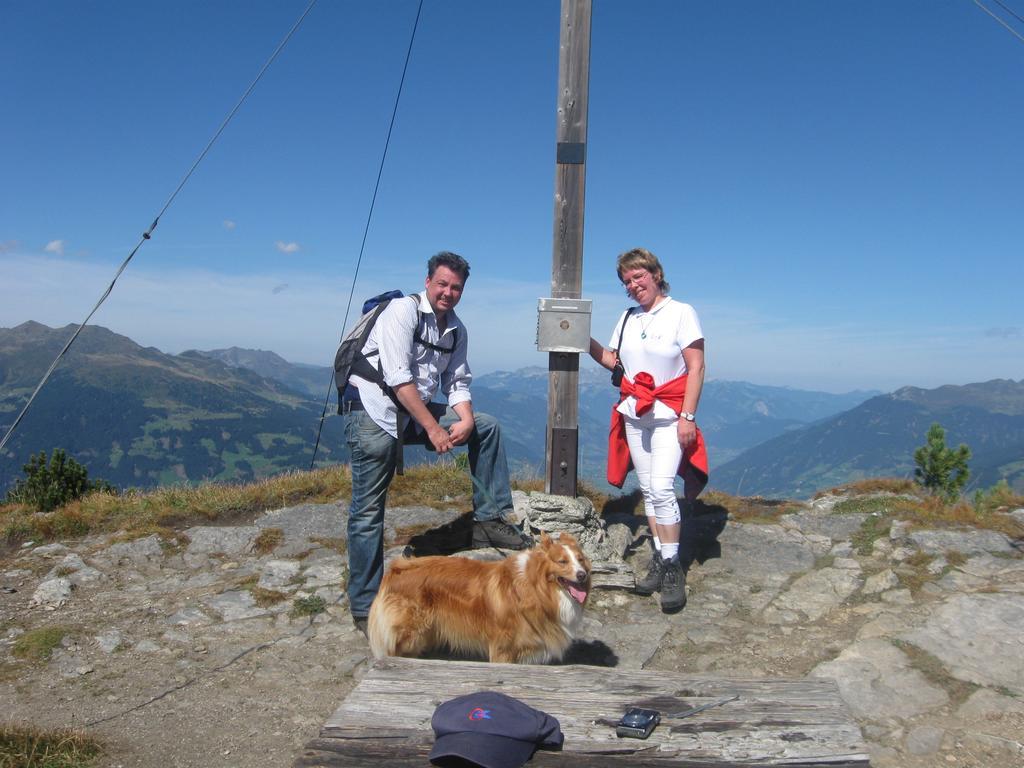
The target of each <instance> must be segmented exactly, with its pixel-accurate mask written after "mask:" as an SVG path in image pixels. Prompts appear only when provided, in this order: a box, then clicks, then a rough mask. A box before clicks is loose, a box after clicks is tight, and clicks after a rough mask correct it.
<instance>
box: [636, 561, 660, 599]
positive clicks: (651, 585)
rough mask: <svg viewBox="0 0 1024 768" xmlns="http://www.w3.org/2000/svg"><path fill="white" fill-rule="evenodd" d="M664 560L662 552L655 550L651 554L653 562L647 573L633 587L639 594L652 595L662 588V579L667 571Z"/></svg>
mask: <svg viewBox="0 0 1024 768" xmlns="http://www.w3.org/2000/svg"><path fill="white" fill-rule="evenodd" d="M664 562H665V561H664V560H662V559H661V553H660V552H655V553H654V554H653V555H651V564H650V566H649V567H648V569H647V574H646V575H645V576H644V577H643V578H640V579H637V581H636V586H634V587H633V591H634V592H636V593H637V594H638V595H651V594H654V593H655V592H659V591H660V590H661V580H662V576H663V575H664V573H665V566H664Z"/></svg>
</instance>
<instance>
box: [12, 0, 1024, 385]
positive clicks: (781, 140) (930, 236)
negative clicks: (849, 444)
mask: <svg viewBox="0 0 1024 768" xmlns="http://www.w3.org/2000/svg"><path fill="white" fill-rule="evenodd" d="M982 1H983V2H985V4H986V5H988V6H989V7H991V8H992V9H993V10H994V11H1000V9H999V7H998V5H996V4H995V3H994V2H988V0H982ZM1004 2H1005V3H1006V4H1007V5H1010V6H1011V7H1013V6H1019V7H1017V8H1016V10H1017V12H1018V13H1020V14H1021V15H1024V2H1022V0H1012V1H1011V0H1004ZM306 5H307V0H274V1H273V2H269V1H262V0H261V1H258V2H241V0H230V1H229V0H221V1H219V2H193V1H191V0H182V1H180V2H175V3H159V4H158V3H150V2H142V3H138V2H126V1H123V0H119V1H117V2H114V1H113V0H95V1H92V2H70V0H61V1H57V0H4V2H3V3H0V27H2V28H3V29H4V30H5V32H4V45H3V47H2V48H0V103H2V104H3V105H4V108H3V119H2V120H0V327H11V326H14V325H17V324H19V323H21V322H23V321H25V320H28V319H33V320H38V321H40V322H44V323H47V324H48V325H64V324H67V323H75V322H78V321H80V320H81V319H82V318H84V317H85V315H86V314H87V313H88V311H89V309H91V307H92V305H93V304H94V303H95V301H96V299H97V298H98V297H99V295H100V294H101V293H102V291H103V289H104V288H105V287H106V285H107V284H108V282H109V281H110V279H111V277H112V276H113V273H114V271H115V269H116V268H117V266H118V265H119V264H120V262H121V261H122V260H123V259H124V257H125V256H126V255H127V254H128V252H129V251H130V249H131V248H132V246H133V245H134V244H135V242H136V241H137V240H138V238H139V236H140V234H141V233H142V231H143V230H145V229H146V227H147V226H148V225H149V223H150V222H151V220H152V218H153V216H154V215H155V214H156V213H157V211H159V210H160V208H161V207H162V205H163V204H164V202H165V201H166V200H167V198H168V196H169V195H170V194H171V192H172V191H173V190H174V188H175V187H176V186H177V184H178V182H179V181H180V180H181V178H182V176H183V175H184V173H185V172H186V170H187V169H188V168H189V166H190V165H191V164H192V162H193V160H194V159H195V158H196V156H197V155H198V153H199V152H200V150H201V149H202V148H203V147H204V146H205V144H206V142H207V141H208V140H209V138H210V137H211V136H212V135H213V133H214V131H215V130H216V129H217V127H218V126H219V125H220V123H221V121H222V119H223V118H224V117H225V115H226V114H227V112H228V111H229V109H230V108H231V107H232V106H233V105H234V103H235V102H236V100H237V99H238V97H239V96H240V95H241V93H242V92H243V91H244V89H245V87H246V86H247V85H248V84H249V82H250V81H251V79H252V78H253V77H254V76H255V74H256V72H257V71H258V70H259V68H260V66H261V65H262V64H263V62H264V61H265V60H266V59H267V57H268V56H269V55H270V53H271V52H272V51H273V50H274V48H275V47H276V46H277V44H278V42H279V41H280V40H281V38H282V37H283V36H284V34H285V33H286V32H287V30H288V29H289V28H290V27H291V25H292V23H293V22H294V21H295V20H296V19H297V18H298V17H299V15H300V14H301V13H302V11H303V10H304V9H305V7H306ZM416 5H417V2H416V0H383V1H382V2H358V3H357V2H349V1H348V0H320V1H319V2H318V3H317V5H316V6H315V7H314V9H313V11H312V12H311V13H310V15H309V16H308V17H307V18H306V21H305V22H304V23H303V25H302V27H301V28H300V29H299V30H298V32H297V33H296V34H295V36H294V37H293V38H292V40H291V42H290V43H289V45H288V46H287V47H286V48H285V50H284V51H283V53H282V54H281V56H280V57H279V59H278V60H277V62H276V63H275V64H274V65H273V66H272V67H271V69H270V70H269V71H268V73H267V74H266V76H265V77H264V79H263V81H262V82H261V83H260V84H259V85H258V86H257V88H256V90H255V91H254V92H253V94H252V95H251V96H250V98H249V99H248V101H247V102H246V103H245V105H244V106H243V107H242V109H241V110H240V111H239V113H238V114H237V116H236V117H235V119H234V121H233V122H232V123H231V124H230V125H229V127H228V128H227V130H226V131H225V133H224V134H223V135H222V136H221V139H220V141H219V142H218V143H217V144H216V145H215V146H214V148H213V150H212V152H211V153H210V155H209V156H208V157H207V158H206V160H205V161H204V163H203V164H202V165H201V166H200V167H199V169H198V170H197V172H196V173H195V175H194V176H193V177H192V179H191V180H190V181H189V183H188V185H187V186H186V187H185V188H184V190H183V191H182V192H181V194H180V195H179V196H178V198H177V200H176V201H175V203H174V205H173V206H172V207H171V208H170V210H169V211H168V212H167V213H166V214H165V215H164V217H163V218H162V220H161V222H160V225H159V227H158V228H157V230H156V232H155V233H154V236H153V239H152V240H151V241H150V242H148V243H147V244H146V245H144V246H143V248H142V249H141V250H140V251H139V253H138V255H137V256H136V257H135V259H134V260H133V262H132V264H131V265H130V266H129V268H128V270H127V271H126V272H125V274H124V275H123V276H122V278H121V280H120V281H119V283H118V286H117V288H116V289H115V291H114V293H113V294H112V295H111V297H110V298H109V299H108V300H107V302H106V304H105V305H104V306H103V307H102V308H101V309H100V311H99V312H98V313H97V314H96V316H95V317H94V320H93V322H94V323H96V324H99V325H104V326H107V327H109V328H112V329H113V330H115V331H118V332H120V333H124V334H126V335H129V336H131V337H132V338H134V339H135V340H136V341H138V342H140V343H142V344H145V345H152V346H156V347H159V348H160V349H162V350H164V351H167V352H180V351H183V350H185V349H189V348H202V349H210V348H215V347H225V346H231V345H238V346H244V347H255V348H261V349H271V350H274V351H276V352H278V353H279V354H281V355H283V356H284V357H286V358H287V359H290V360H293V361H296V362H308V363H320V364H328V363H329V361H330V360H331V359H332V358H333V354H334V349H335V346H336V344H337V339H338V336H339V334H340V331H341V328H340V326H341V324H342V320H343V318H344V313H345V305H346V302H347V299H348V294H349V288H350V286H351V281H352V277H353V270H354V268H355V263H356V257H357V255H358V251H359V244H360V239H361V237H362V232H363V226H364V223H365V220H366V215H367V210H368V206H369V202H370V196H371V193H372V189H373V183H374V180H375V178H376V174H377V164H378V162H379V159H380V154H381V151H382V148H383V141H384V137H385V133H386V130H387V126H388V121H389V119H390V116H391V108H392V103H393V99H394V96H395V90H396V88H397V84H398V78H399V76H400V74H401V67H402V63H403V60H404V56H405V51H406V46H407V45H408V39H409V33H410V31H411V27H412V22H413V19H414V16H415V12H416ZM1002 14H1003V16H1004V18H1007V19H1008V20H1009V21H1011V22H1013V23H1015V24H1016V26H1017V29H1018V31H1019V32H1020V33H1021V34H1024V25H1022V24H1020V23H1018V22H1015V21H1014V20H1013V19H1012V17H1010V16H1008V15H1007V14H1006V13H1005V12H1002ZM558 25H559V4H558V3H557V2H556V1H555V0H543V1H541V0H529V1H525V2H519V3H498V2H482V1H481V0H475V1H473V2H470V1H468V0H467V1H463V0H426V2H425V3H424V10H423V16H422V19H421V21H420V27H419V31H418V33H417V38H416V42H415V46H414V50H413V54H412V60H411V64H410V69H409V74H408V77H407V79H406V84H405V91H404V94H403V99H402V103H401V106H400V109H399V114H398V119H397V122H396V125H395V130H394V135H393V138H392V144H391V150H390V154H389V157H388V162H387V165H386V167H385V169H384V175H383V180H382V184H381V189H380V193H379V196H378V200H377V207H376V212H375V215H374V219H373V223H372V225H371V229H370V233H369V238H368V241H367V247H366V255H365V257H364V261H363V264H362V267H361V269H360V272H359V275H358V281H357V285H356V291H355V293H356V296H357V298H358V299H361V298H363V297H365V296H369V295H373V294H374V293H377V292H379V291H381V290H384V289H387V288H392V287H399V288H403V289H405V290H416V289H418V288H419V287H420V286H421V285H422V279H423V271H424V263H425V260H426V258H427V257H428V256H429V255H430V254H431V253H433V252H435V251H437V250H441V249H449V250H455V251H457V252H459V253H462V254H463V255H464V256H466V257H467V258H468V259H469V260H470V262H471V264H472V267H473V274H472V277H471V279H470V282H469V284H468V287H467V291H466V294H465V296H464V298H463V302H462V304H461V305H460V308H459V311H460V314H461V315H462V316H463V318H464V319H465V320H466V321H467V323H468V324H469V327H470V344H471V352H470V354H471V361H472V362H473V364H474V369H475V370H476V371H477V372H478V373H484V372H487V371H490V370H495V369H512V368H517V367H520V366H523V365H546V363H547V357H546V355H544V354H542V353H539V352H537V351H536V348H535V339H534V334H535V325H536V300H537V298H538V297H541V296H547V295H549V293H550V276H551V252H552V212H553V189H554V165H553V157H554V144H555V105H556V101H555V99H556V86H557V63H558ZM1022 136H1024V42H1022V41H1021V40H1019V39H1017V38H1015V37H1014V36H1013V35H1012V34H1010V33H1009V32H1008V31H1007V30H1006V29H1004V28H1003V27H1001V26H1000V25H999V24H998V23H996V22H995V21H994V20H993V19H992V18H991V17H990V16H989V15H988V14H986V13H985V12H984V11H983V10H982V9H980V8H979V7H978V6H977V5H976V4H975V3H973V2H971V1H970V0H947V1H945V2H934V1H932V0H919V1H914V2H911V1H909V0H907V1H901V0H860V1H859V2H852V1H848V2H840V1H839V0H836V1H835V2H813V1H812V0H800V1H797V0H791V1H787V0H776V1H775V2H771V3H768V2H756V1H755V0H747V1H745V2H728V1H726V0H722V1H720V2H714V3H707V2H702V3H698V2H688V1H683V0H679V1H678V2H625V1H622V2H612V1H611V0H597V1H596V2H595V3H594V16H593V37H592V58H591V80H590V113H589V146H588V166H587V190H586V233H585V251H584V253H585V255H584V296H585V297H587V298H591V299H593V300H594V304H595V314H594V324H593V328H594V332H595V335H596V336H597V337H598V338H601V339H606V338H607V336H608V335H609V333H610V331H611V327H612V325H613V324H614V320H615V318H616V317H617V315H618V313H619V312H620V311H621V310H622V308H623V307H624V306H625V304H626V299H625V296H624V294H623V292H622V290H621V287H620V286H619V285H618V282H617V280H616V277H615V272H614V259H615V256H616V255H617V254H618V253H619V252H621V251H622V250H625V249H628V248H630V247H632V246H634V245H643V246H645V247H647V248H650V249H651V250H653V251H654V252H655V253H656V254H658V255H659V256H660V257H661V259H662V261H663V262H664V264H665V266H666V271H667V277H668V279H669V280H670V281H671V283H672V285H673V289H672V295H673V296H674V297H675V298H678V299H681V300H684V301H688V302H689V303H691V304H693V305H694V306H695V307H696V308H697V310H698V312H699V313H700V316H701V319H702V321H703V323H704V330H705V335H706V337H707V346H708V373H709V376H710V377H712V378H720V379H743V380H747V381H752V382H755V383H760V384H775V385H788V386H794V387H799V388H808V389H824V390H829V391H845V390H850V389H857V388H859V389H881V390H891V389H894V388H896V387H899V386H903V385H915V386H924V387H933V386H938V385H940V384H947V383H950V384H962V383H967V382H970V381H981V380H987V379H991V378H997V377H998V378H1013V379H1020V378H1024V319H1022V313H1021V309H1020V305H1021V302H1020V298H1019V294H1020V292H1021V287H1022V284H1024V280H1022V278H1024V267H1022V264H1024V258H1022V254H1021V250H1022V246H1021V243H1022V236H1024V184H1022V182H1024V151H1022V143H1021V137H1022ZM352 319H353V318H350V322H351V321H352ZM585 364H587V365H589V364H591V363H590V361H589V359H587V360H586V363H585Z"/></svg>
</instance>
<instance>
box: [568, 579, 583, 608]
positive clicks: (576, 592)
mask: <svg viewBox="0 0 1024 768" xmlns="http://www.w3.org/2000/svg"><path fill="white" fill-rule="evenodd" d="M566 586H567V587H569V594H570V595H572V599H573V600H575V601H576V602H577V603H579V604H580V605H583V601H584V600H586V599H587V593H586V591H585V590H582V589H580V588H579V587H577V586H576V585H574V584H567V585H566Z"/></svg>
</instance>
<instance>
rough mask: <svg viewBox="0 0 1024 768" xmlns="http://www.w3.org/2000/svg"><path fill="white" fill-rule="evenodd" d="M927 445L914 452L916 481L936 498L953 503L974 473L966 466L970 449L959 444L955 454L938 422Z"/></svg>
mask: <svg viewBox="0 0 1024 768" xmlns="http://www.w3.org/2000/svg"><path fill="white" fill-rule="evenodd" d="M925 440H926V442H925V444H924V445H922V446H921V447H920V448H918V449H917V450H916V451H914V463H915V464H917V468H916V469H915V470H914V477H915V479H916V480H917V482H918V483H920V484H921V485H922V486H924V487H925V488H927V489H928V490H929V491H931V492H932V493H934V494H937V495H939V496H941V497H942V498H944V499H945V500H946V501H949V502H952V501H954V500H955V499H956V498H957V497H958V496H959V495H960V489H961V488H963V487H964V484H965V483H966V482H967V478H969V477H970V476H971V470H970V469H968V467H967V462H968V461H970V459H971V449H970V448H968V447H967V446H966V445H964V444H963V443H960V445H959V447H958V448H956V450H954V449H952V448H948V447H947V446H946V430H944V429H943V428H942V426H941V425H940V424H939V423H938V422H936V423H934V424H932V426H931V428H930V429H929V430H928V434H927V436H926V437H925Z"/></svg>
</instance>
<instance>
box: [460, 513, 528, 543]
mask: <svg viewBox="0 0 1024 768" xmlns="http://www.w3.org/2000/svg"><path fill="white" fill-rule="evenodd" d="M531 546H533V539H532V538H531V537H530V536H528V535H527V534H525V533H523V532H522V531H520V530H519V529H518V528H516V527H515V526H514V525H509V524H508V523H506V522H505V521H504V520H476V521H474V523H473V549H484V548H486V547H497V548H498V549H526V548H528V547H531Z"/></svg>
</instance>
